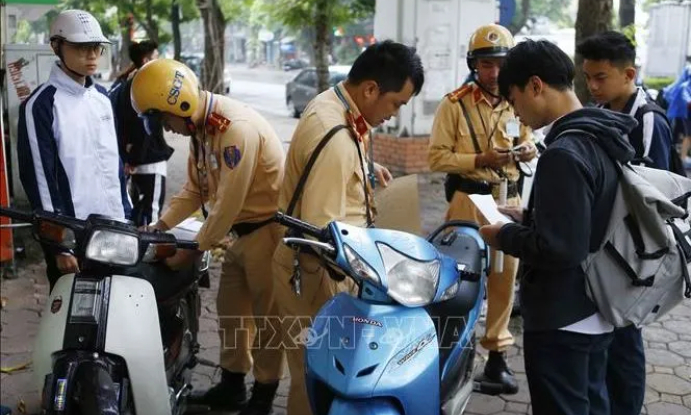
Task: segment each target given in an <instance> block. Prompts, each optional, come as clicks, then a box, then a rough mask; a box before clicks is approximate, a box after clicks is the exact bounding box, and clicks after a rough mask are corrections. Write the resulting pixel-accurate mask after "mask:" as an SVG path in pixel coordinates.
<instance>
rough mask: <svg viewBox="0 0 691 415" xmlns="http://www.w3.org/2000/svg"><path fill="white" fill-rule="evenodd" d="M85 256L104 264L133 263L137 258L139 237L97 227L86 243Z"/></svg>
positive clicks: (125, 264)
mask: <svg viewBox="0 0 691 415" xmlns="http://www.w3.org/2000/svg"><path fill="white" fill-rule="evenodd" d="M86 258H87V259H90V260H92V261H98V262H103V263H106V264H113V265H124V266H131V265H135V264H136V263H137V260H138V259H139V238H137V236H136V235H132V234H127V233H121V232H115V231H112V230H106V229H97V230H95V231H94V232H93V233H92V234H91V237H90V238H89V242H88V243H87V245H86Z"/></svg>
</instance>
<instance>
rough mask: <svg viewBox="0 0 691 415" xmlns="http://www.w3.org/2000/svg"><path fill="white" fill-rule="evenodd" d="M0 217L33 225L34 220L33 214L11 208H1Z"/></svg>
mask: <svg viewBox="0 0 691 415" xmlns="http://www.w3.org/2000/svg"><path fill="white" fill-rule="evenodd" d="M0 216H6V217H8V218H10V219H14V220H18V221H21V222H28V223H31V222H33V220H34V215H33V213H29V212H24V211H22V210H19V209H14V208H11V207H0Z"/></svg>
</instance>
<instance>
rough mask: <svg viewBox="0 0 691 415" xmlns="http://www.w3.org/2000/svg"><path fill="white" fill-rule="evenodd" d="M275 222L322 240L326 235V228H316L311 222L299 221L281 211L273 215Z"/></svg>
mask: <svg viewBox="0 0 691 415" xmlns="http://www.w3.org/2000/svg"><path fill="white" fill-rule="evenodd" d="M274 218H275V220H276V222H278V223H280V224H281V225H284V226H287V227H289V228H291V229H295V230H297V231H299V232H302V233H304V234H306V235H310V236H314V237H315V238H318V239H320V240H324V239H326V238H325V235H326V230H325V229H321V228H318V227H316V226H314V225H312V224H309V223H307V222H304V221H301V220H300V219H297V218H294V217H292V216H288V215H286V214H285V213H283V212H277V213H276V216H275V217H274Z"/></svg>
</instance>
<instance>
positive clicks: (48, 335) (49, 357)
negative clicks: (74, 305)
mask: <svg viewBox="0 0 691 415" xmlns="http://www.w3.org/2000/svg"><path fill="white" fill-rule="evenodd" d="M73 284H74V274H67V275H63V276H62V277H60V279H58V281H57V283H56V284H55V287H53V291H52V292H51V293H50V296H49V297H48V301H46V305H45V307H44V308H43V314H42V315H41V322H40V323H39V325H38V333H37V334H36V341H35V343H34V353H33V366H34V382H35V385H36V390H39V391H40V390H42V389H43V384H44V382H45V380H46V375H48V374H50V373H51V372H52V371H53V354H54V353H57V352H59V351H61V350H63V348H64V347H63V343H64V341H65V326H67V317H68V315H69V308H70V302H71V298H72V285H73Z"/></svg>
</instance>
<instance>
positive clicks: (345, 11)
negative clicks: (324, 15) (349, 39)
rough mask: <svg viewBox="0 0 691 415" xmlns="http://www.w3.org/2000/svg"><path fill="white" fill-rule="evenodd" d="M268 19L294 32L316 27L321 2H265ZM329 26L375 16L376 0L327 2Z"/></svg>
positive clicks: (327, 0) (268, 0) (289, 0)
mask: <svg viewBox="0 0 691 415" xmlns="http://www.w3.org/2000/svg"><path fill="white" fill-rule="evenodd" d="M261 2H262V3H263V8H264V11H265V13H266V14H267V17H268V18H269V19H270V20H271V21H273V22H277V23H280V24H282V25H284V26H287V27H288V28H290V29H293V30H301V29H302V28H304V27H312V26H314V18H315V15H316V12H317V4H318V3H319V0H263V1H261ZM323 3H325V4H326V6H327V9H328V16H329V17H330V20H331V21H330V22H329V24H330V25H331V26H338V25H343V24H347V23H350V22H353V21H356V20H358V19H362V18H364V17H367V16H371V15H373V14H374V4H375V2H374V0H325V1H323Z"/></svg>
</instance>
